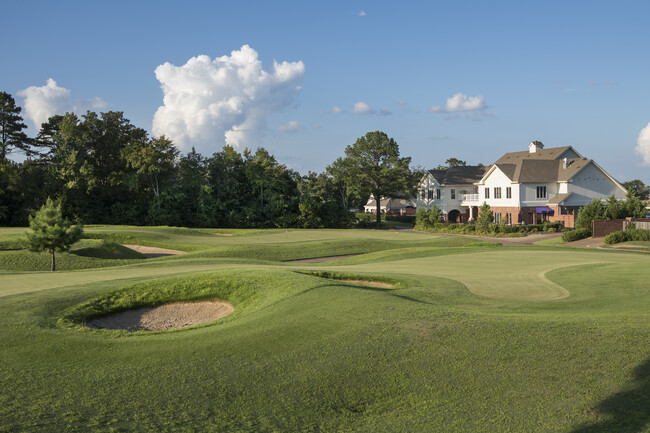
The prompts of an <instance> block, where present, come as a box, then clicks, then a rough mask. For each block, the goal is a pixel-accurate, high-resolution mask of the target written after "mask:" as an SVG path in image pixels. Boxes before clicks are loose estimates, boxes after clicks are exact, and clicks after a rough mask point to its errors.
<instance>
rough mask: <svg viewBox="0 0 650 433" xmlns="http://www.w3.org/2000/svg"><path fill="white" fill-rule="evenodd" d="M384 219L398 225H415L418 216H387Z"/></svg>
mask: <svg viewBox="0 0 650 433" xmlns="http://www.w3.org/2000/svg"><path fill="white" fill-rule="evenodd" d="M384 219H385V220H386V221H395V222H398V223H404V224H409V225H414V224H415V220H416V216H415V215H386V216H385V217H384Z"/></svg>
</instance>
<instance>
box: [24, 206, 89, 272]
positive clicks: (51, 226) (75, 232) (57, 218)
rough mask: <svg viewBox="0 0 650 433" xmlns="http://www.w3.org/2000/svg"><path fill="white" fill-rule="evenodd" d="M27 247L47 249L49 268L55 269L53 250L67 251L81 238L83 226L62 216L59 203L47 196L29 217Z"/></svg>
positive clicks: (40, 249)
mask: <svg viewBox="0 0 650 433" xmlns="http://www.w3.org/2000/svg"><path fill="white" fill-rule="evenodd" d="M29 228H30V229H31V231H30V232H28V233H27V248H29V250H30V251H32V252H41V251H49V252H50V254H51V255H52V266H51V270H52V271H55V270H56V261H55V252H56V251H68V250H69V249H70V247H71V246H72V244H74V243H76V242H78V241H79V239H81V236H82V235H83V226H82V225H80V224H77V225H74V226H73V225H72V223H70V221H68V219H66V218H64V217H63V214H62V212H61V205H60V204H55V203H54V201H53V200H52V199H50V198H49V197H48V199H47V201H46V202H45V204H44V205H43V206H42V207H41V209H40V210H39V211H38V212H36V214H35V215H34V216H33V217H30V218H29Z"/></svg>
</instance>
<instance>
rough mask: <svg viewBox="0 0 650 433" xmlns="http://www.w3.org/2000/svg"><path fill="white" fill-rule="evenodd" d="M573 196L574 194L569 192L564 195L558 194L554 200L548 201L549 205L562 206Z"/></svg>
mask: <svg viewBox="0 0 650 433" xmlns="http://www.w3.org/2000/svg"><path fill="white" fill-rule="evenodd" d="M571 194H573V193H572V192H567V193H564V194H556V195H555V196H553V198H551V199H550V200H549V201H548V203H547V204H562V202H563V201H564V200H566V199H567V198H568V197H569V196H570V195H571Z"/></svg>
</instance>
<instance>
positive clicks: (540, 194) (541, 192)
mask: <svg viewBox="0 0 650 433" xmlns="http://www.w3.org/2000/svg"><path fill="white" fill-rule="evenodd" d="M537 198H546V187H545V186H538V187H537Z"/></svg>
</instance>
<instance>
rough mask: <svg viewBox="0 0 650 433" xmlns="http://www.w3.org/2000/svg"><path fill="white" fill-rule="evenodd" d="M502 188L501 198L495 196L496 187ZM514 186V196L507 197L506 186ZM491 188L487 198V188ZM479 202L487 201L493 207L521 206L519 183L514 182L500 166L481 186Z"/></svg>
mask: <svg viewBox="0 0 650 433" xmlns="http://www.w3.org/2000/svg"><path fill="white" fill-rule="evenodd" d="M495 187H496V188H501V198H495V197H494V188H495ZM508 187H510V188H512V197H511V198H509V199H508V198H506V197H507V195H506V188H508ZM486 188H487V189H489V190H490V198H489V199H486V198H485V189H486ZM478 199H479V203H480V204H483V202H487V204H489V205H490V206H491V207H494V206H505V207H516V206H519V185H518V184H513V183H512V181H511V180H510V178H508V176H506V175H505V173H503V172H502V171H501V170H500V169H499V168H498V167H495V168H494V171H492V173H490V175H489V176H488V177H487V178H486V179H485V185H481V186H480V187H479V192H478Z"/></svg>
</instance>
